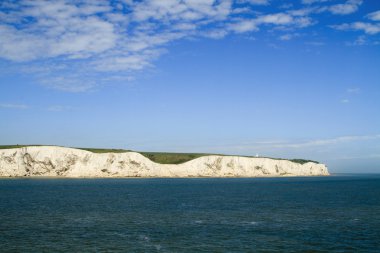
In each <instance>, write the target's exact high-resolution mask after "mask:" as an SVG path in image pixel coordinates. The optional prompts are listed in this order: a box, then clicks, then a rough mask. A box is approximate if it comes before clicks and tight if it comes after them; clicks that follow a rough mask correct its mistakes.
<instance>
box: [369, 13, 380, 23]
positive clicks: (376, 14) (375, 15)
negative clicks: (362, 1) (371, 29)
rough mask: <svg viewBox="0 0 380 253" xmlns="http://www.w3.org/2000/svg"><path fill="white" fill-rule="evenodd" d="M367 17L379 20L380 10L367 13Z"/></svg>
mask: <svg viewBox="0 0 380 253" xmlns="http://www.w3.org/2000/svg"><path fill="white" fill-rule="evenodd" d="M367 18H369V19H371V20H373V21H380V11H375V12H372V13H370V14H368V15H367Z"/></svg>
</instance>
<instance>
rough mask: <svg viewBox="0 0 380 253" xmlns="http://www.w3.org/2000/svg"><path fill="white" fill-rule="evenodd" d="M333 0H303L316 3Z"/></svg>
mask: <svg viewBox="0 0 380 253" xmlns="http://www.w3.org/2000/svg"><path fill="white" fill-rule="evenodd" d="M329 1H331V0H302V3H303V4H314V3H324V2H329Z"/></svg>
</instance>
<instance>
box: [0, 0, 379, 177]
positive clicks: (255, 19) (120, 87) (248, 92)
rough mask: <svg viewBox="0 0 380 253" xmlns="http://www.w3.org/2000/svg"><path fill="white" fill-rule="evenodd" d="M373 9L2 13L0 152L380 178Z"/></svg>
mask: <svg viewBox="0 0 380 253" xmlns="http://www.w3.org/2000/svg"><path fill="white" fill-rule="evenodd" d="M379 108H380V1H377V0H294V1H286V0H235V1H232V0H141V1H133V0H115V1H90V0H58V1H55V0H49V1H42V0H19V1H7V0H2V1H1V2H0V145H7V144H48V145H62V146H69V147H102V148H124V149H131V150H137V151H167V152H207V153H217V154H236V155H256V154H259V155H260V156H269V157H282V158H304V159H311V160H317V161H320V162H323V163H325V164H327V166H328V168H329V170H330V171H331V172H333V173H340V172H347V173H380V113H379V110H380V109H379Z"/></svg>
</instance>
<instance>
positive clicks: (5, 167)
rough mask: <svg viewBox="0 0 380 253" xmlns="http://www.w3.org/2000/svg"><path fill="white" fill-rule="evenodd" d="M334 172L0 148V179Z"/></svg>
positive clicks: (267, 162)
mask: <svg viewBox="0 0 380 253" xmlns="http://www.w3.org/2000/svg"><path fill="white" fill-rule="evenodd" d="M320 175H323V176H325V175H329V172H328V170H327V168H326V166H325V165H324V164H317V163H312V162H308V163H305V164H299V163H294V162H291V161H288V160H276V159H270V158H249V157H239V156H217V155H210V156H204V157H200V158H196V159H194V160H191V161H188V162H185V163H182V164H158V163H155V162H152V161H151V160H149V159H148V158H146V157H144V156H143V155H141V154H139V153H136V152H126V153H103V154H96V153H92V152H89V151H84V150H80V149H74V148H64V147H53V146H38V147H37V146H36V147H26V148H15V149H3V150H0V177H280V176H320Z"/></svg>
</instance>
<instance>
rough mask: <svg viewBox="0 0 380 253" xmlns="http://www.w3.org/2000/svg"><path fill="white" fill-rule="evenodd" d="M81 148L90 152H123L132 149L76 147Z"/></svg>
mask: <svg viewBox="0 0 380 253" xmlns="http://www.w3.org/2000/svg"><path fill="white" fill-rule="evenodd" d="M76 149H81V150H86V151H90V152H92V153H99V154H101V153H125V152H132V150H126V149H104V148H76Z"/></svg>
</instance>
